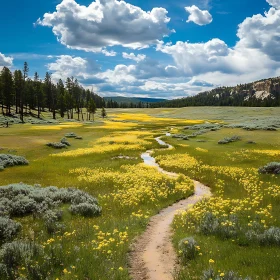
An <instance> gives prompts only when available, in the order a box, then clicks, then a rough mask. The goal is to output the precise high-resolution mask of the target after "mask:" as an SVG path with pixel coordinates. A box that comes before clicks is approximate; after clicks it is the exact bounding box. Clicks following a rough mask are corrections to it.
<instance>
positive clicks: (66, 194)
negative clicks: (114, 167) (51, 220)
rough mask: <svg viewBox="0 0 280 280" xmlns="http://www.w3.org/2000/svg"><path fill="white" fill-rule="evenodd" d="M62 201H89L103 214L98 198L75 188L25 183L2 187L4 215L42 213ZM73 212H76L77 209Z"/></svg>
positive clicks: (0, 196) (0, 199) (0, 206)
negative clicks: (45, 186)
mask: <svg viewBox="0 0 280 280" xmlns="http://www.w3.org/2000/svg"><path fill="white" fill-rule="evenodd" d="M62 203H70V204H71V205H75V206H76V205H79V204H83V203H88V204H90V205H92V206H93V208H94V207H96V208H95V211H96V215H97V214H101V208H100V207H99V206H98V202H97V199H96V198H94V197H93V196H91V195H89V194H88V193H85V192H83V191H80V190H77V189H74V188H68V189H65V188H61V189H59V188H57V187H47V188H41V187H39V186H38V185H35V186H29V185H25V184H12V185H8V186H2V187H0V213H2V215H3V214H4V213H5V214H7V215H10V216H22V215H26V214H31V213H39V214H40V215H41V214H44V213H45V212H46V211H47V210H49V209H50V208H55V207H58V206H59V205H61V204H62ZM71 212H73V213H75V211H71ZM82 213H83V212H81V213H80V214H82ZM85 213H87V212H85ZM56 215H57V214H56ZM57 217H58V216H57Z"/></svg>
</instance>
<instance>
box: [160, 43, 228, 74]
mask: <svg viewBox="0 0 280 280" xmlns="http://www.w3.org/2000/svg"><path fill="white" fill-rule="evenodd" d="M157 50H159V51H161V52H163V53H166V54H170V55H171V56H172V57H173V59H174V61H175V63H176V65H177V66H178V67H179V68H180V69H182V70H183V71H184V73H185V74H186V75H187V76H188V77H192V76H194V75H197V74H199V73H201V72H211V71H216V70H218V69H219V68H220V67H221V64H223V66H224V70H226V68H228V67H229V65H227V63H226V62H225V59H224V58H225V57H226V56H227V55H228V54H229V51H230V49H229V48H228V46H227V45H226V43H225V42H223V41H222V40H220V39H213V40H211V41H209V42H207V43H196V44H192V43H188V42H181V41H179V42H177V43H176V44H175V45H170V44H166V45H164V44H163V43H161V44H159V45H158V46H157ZM227 71H229V69H227Z"/></svg>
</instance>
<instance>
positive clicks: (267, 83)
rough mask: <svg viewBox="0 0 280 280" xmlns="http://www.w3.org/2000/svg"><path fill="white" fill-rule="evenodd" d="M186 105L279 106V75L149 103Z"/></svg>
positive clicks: (164, 105)
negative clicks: (189, 95)
mask: <svg viewBox="0 0 280 280" xmlns="http://www.w3.org/2000/svg"><path fill="white" fill-rule="evenodd" d="M187 106H250V107H260V106H267V107H270V106H280V77H276V78H270V79H264V80H260V81H256V82H253V83H249V84H242V85H241V84H240V85H237V86H235V87H219V88H216V89H213V90H210V91H206V92H202V93H199V94H198V95H195V96H191V97H186V98H181V99H174V100H167V101H163V102H158V103H153V104H151V105H150V107H187Z"/></svg>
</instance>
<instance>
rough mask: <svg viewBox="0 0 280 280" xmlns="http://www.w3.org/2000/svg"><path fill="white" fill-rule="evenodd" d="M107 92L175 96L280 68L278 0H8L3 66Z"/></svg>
mask: <svg viewBox="0 0 280 280" xmlns="http://www.w3.org/2000/svg"><path fill="white" fill-rule="evenodd" d="M24 61H27V62H28V63H29V67H30V76H33V74H34V72H35V71H38V72H39V74H40V76H41V78H43V76H44V74H45V72H46V71H49V72H51V73H52V76H53V79H54V80H57V79H59V78H61V79H63V80H65V79H66V77H67V76H71V75H73V76H75V77H78V79H79V81H80V82H81V83H82V84H83V85H84V86H85V87H89V88H93V89H94V90H95V91H96V92H97V93H99V94H101V95H104V96H112V95H123V96H145V97H147V96H150V97H164V98H177V97H183V96H188V95H194V94H197V93H198V92H201V91H205V90H209V89H211V88H213V87H216V86H220V85H234V84H237V83H244V82H250V81H254V80H257V79H262V78H267V77H271V76H278V75H280V0H243V1H242V0H227V1H224V0H185V1H181V0H165V1H163V0H149V1H143V0H141V1H140V0H126V1H119V0H95V1H90V0H87V1H85V0H63V1H62V0H61V1H59V0H51V1H43V0H36V1H35V0H29V1H19V0H16V1H5V2H3V3H1V17H0V67H1V66H8V67H10V68H11V70H14V69H18V68H19V69H21V68H22V65H23V62H24Z"/></svg>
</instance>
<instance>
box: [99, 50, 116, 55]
mask: <svg viewBox="0 0 280 280" xmlns="http://www.w3.org/2000/svg"><path fill="white" fill-rule="evenodd" d="M102 53H103V54H104V55H105V56H116V55H117V53H116V52H114V51H107V50H106V49H103V50H102Z"/></svg>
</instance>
